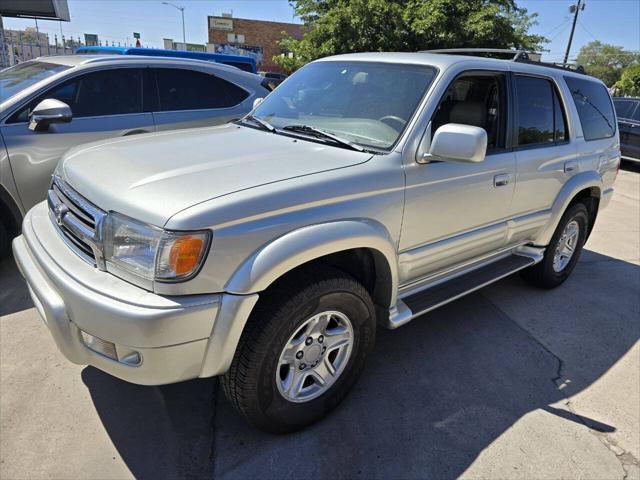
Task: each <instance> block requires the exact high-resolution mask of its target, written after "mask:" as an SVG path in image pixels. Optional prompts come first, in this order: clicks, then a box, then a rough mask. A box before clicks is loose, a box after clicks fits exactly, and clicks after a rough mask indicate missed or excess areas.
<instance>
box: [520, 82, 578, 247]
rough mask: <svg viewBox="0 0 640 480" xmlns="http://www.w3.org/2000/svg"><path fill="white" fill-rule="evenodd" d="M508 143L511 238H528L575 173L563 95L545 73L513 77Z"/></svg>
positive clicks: (543, 219) (543, 221)
mask: <svg viewBox="0 0 640 480" xmlns="http://www.w3.org/2000/svg"><path fill="white" fill-rule="evenodd" d="M513 91H514V107H515V108H514V119H513V126H514V128H513V143H514V151H515V155H516V188H515V192H514V197H513V203H512V205H511V217H512V218H511V221H510V226H509V236H510V238H511V241H513V242H518V241H522V240H527V239H529V238H530V237H531V236H532V235H533V234H534V233H535V232H537V231H538V230H539V229H540V228H541V227H542V226H544V225H545V224H546V223H547V221H548V219H549V216H550V214H551V211H550V209H551V205H552V204H553V202H554V200H555V199H556V197H557V196H558V193H559V192H560V189H561V188H562V186H563V185H564V184H565V183H566V181H567V179H568V178H569V177H570V176H572V175H575V174H576V173H578V171H579V166H578V163H577V161H576V157H577V149H576V145H575V143H572V142H570V140H569V138H570V132H569V127H568V122H567V118H568V115H567V107H566V99H564V98H563V97H562V95H561V94H560V92H561V90H560V88H559V86H558V84H557V83H556V81H555V80H554V79H553V78H551V77H544V76H535V75H529V74H526V75H525V74H515V75H514V76H513Z"/></svg>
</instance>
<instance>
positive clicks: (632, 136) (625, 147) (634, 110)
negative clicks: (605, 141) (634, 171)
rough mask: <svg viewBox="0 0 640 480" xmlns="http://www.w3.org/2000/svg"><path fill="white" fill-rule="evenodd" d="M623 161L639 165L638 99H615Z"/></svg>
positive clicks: (639, 123)
mask: <svg viewBox="0 0 640 480" xmlns="http://www.w3.org/2000/svg"><path fill="white" fill-rule="evenodd" d="M613 104H614V105H615V107H616V113H617V114H618V128H619V130H620V150H621V152H622V158H623V160H628V161H630V162H636V163H640V98H635V97H615V98H614V99H613Z"/></svg>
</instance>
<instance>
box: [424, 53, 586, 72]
mask: <svg viewBox="0 0 640 480" xmlns="http://www.w3.org/2000/svg"><path fill="white" fill-rule="evenodd" d="M420 53H443V54H452V55H471V56H473V55H479V56H484V55H492V54H493V55H506V56H509V57H510V58H507V59H506V60H511V61H512V62H520V63H531V64H534V65H541V66H544V67H550V68H559V69H561V70H569V71H572V72H577V73H585V71H584V68H582V66H581V65H573V64H568V63H549V62H543V61H541V57H542V54H541V53H537V52H530V51H527V50H514V49H510V48H441V49H436V50H421V51H420Z"/></svg>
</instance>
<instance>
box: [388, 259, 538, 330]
mask: <svg viewBox="0 0 640 480" xmlns="http://www.w3.org/2000/svg"><path fill="white" fill-rule="evenodd" d="M527 253H529V252H527ZM540 259H541V256H539V255H533V254H529V255H527V254H524V255H523V254H512V255H509V256H508V257H504V258H502V259H500V260H496V261H494V262H492V263H489V264H488V265H485V266H483V267H480V268H477V269H475V270H472V271H470V272H469V273H466V274H463V275H459V276H455V277H454V278H451V279H449V280H446V281H444V282H442V283H438V284H437V285H434V286H432V287H428V288H425V289H424V290H421V291H419V292H416V293H413V294H411V295H409V296H407V297H404V298H402V299H401V300H398V303H397V305H396V307H394V308H392V309H391V311H390V312H389V322H388V324H387V328H390V329H395V328H398V327H400V326H402V325H404V324H405V323H408V322H410V321H411V320H413V319H414V318H416V317H418V316H420V315H422V314H424V313H427V312H430V311H431V310H434V309H436V308H438V307H440V306H442V305H445V304H447V303H449V302H452V301H454V300H456V299H458V298H460V297H462V296H464V295H466V294H468V293H471V292H474V291H476V290H478V289H480V288H482V287H485V286H487V285H489V284H491V283H493V282H497V281H498V280H500V279H502V278H504V277H508V276H509V275H511V274H512V273H515V272H517V271H519V270H522V269H524V268H527V267H530V266H532V265H534V264H535V263H537V262H538V261H540Z"/></svg>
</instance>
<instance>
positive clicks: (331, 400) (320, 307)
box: [256, 291, 376, 431]
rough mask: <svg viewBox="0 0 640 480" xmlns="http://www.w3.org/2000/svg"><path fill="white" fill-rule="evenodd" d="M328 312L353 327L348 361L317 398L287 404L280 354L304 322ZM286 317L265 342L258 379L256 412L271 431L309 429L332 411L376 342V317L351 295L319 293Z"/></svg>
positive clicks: (366, 305) (355, 295) (355, 377)
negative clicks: (281, 381)
mask: <svg viewBox="0 0 640 480" xmlns="http://www.w3.org/2000/svg"><path fill="white" fill-rule="evenodd" d="M329 310H335V311H339V312H341V313H343V314H345V315H346V316H347V317H348V318H349V321H350V322H351V325H352V327H353V332H354V343H353V347H352V351H351V356H350V358H349V361H348V363H347V365H346V367H345V369H344V370H343V372H342V374H341V375H340V377H339V378H338V379H337V380H336V382H335V383H334V384H333V385H332V386H331V387H330V388H329V390H328V391H327V392H325V393H324V394H322V395H321V396H320V397H318V398H316V399H313V400H310V401H307V402H303V403H295V402H291V401H288V400H286V399H285V398H284V397H283V396H282V394H281V393H280V392H279V390H278V387H277V385H276V371H277V367H278V360H279V357H280V354H281V352H282V350H283V348H284V346H285V344H286V342H287V341H288V340H289V338H290V337H291V335H293V333H294V332H295V331H296V330H298V329H299V328H300V326H301V325H302V324H303V323H304V322H305V321H306V320H308V319H309V318H311V317H313V316H314V315H316V314H318V313H321V312H325V311H329ZM283 313H284V312H283ZM285 316H286V318H282V321H281V323H280V325H279V327H278V329H277V331H276V334H275V335H274V336H273V337H272V338H271V339H269V341H268V345H267V350H266V354H265V361H264V362H263V363H262V367H261V368H260V371H259V372H258V375H257V381H258V382H257V385H256V389H257V391H256V397H257V401H258V408H259V410H260V413H261V416H262V417H263V418H268V419H269V420H270V423H271V425H269V426H266V425H265V427H267V428H268V429H269V430H272V431H273V430H276V429H277V430H281V431H288V430H294V429H297V428H299V427H300V426H304V425H308V424H310V423H313V422H314V421H316V420H319V419H320V418H322V417H323V416H324V415H325V414H326V413H327V412H329V411H330V410H332V409H333V408H335V406H336V405H338V403H340V401H341V400H342V398H343V397H344V396H345V395H346V393H347V392H348V391H349V389H350V388H351V386H352V385H353V383H354V382H355V380H356V379H357V377H358V375H359V373H360V370H361V369H362V367H363V365H364V361H365V359H366V357H367V355H368V353H369V351H370V350H371V349H372V347H373V343H374V338H375V327H376V324H375V316H374V312H373V311H371V305H370V303H369V304H368V302H366V301H365V300H364V299H362V298H361V297H360V296H358V295H357V294H356V293H354V292H351V291H333V292H325V293H322V294H320V295H318V296H317V297H316V298H314V299H312V300H310V301H308V302H307V303H305V304H304V305H301V306H300V307H299V308H295V309H291V310H290V311H289V312H287V313H286V314H285Z"/></svg>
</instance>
